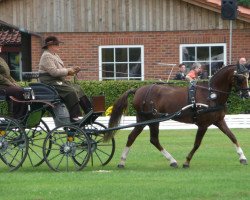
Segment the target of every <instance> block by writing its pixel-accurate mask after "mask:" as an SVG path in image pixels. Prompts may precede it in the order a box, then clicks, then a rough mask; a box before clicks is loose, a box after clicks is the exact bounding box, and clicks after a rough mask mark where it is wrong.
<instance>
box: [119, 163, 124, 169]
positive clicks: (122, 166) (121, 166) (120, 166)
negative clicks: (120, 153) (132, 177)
mask: <svg viewBox="0 0 250 200" xmlns="http://www.w3.org/2000/svg"><path fill="white" fill-rule="evenodd" d="M117 167H118V168H120V169H123V168H124V167H125V166H124V165H121V164H118V165H117Z"/></svg>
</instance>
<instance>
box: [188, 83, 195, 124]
mask: <svg viewBox="0 0 250 200" xmlns="http://www.w3.org/2000/svg"><path fill="white" fill-rule="evenodd" d="M196 83H197V82H196V81H191V82H190V85H189V88H188V104H192V111H193V122H196V120H197V107H196V99H195V94H196Z"/></svg>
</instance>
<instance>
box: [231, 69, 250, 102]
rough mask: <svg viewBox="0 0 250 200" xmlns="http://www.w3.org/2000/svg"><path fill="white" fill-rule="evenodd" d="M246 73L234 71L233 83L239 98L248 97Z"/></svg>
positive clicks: (247, 75)
mask: <svg viewBox="0 0 250 200" xmlns="http://www.w3.org/2000/svg"><path fill="white" fill-rule="evenodd" d="M248 77H249V74H248V73H239V72H237V71H235V72H234V80H233V85H234V87H235V89H236V92H237V93H238V95H239V96H240V97H241V98H249V84H248Z"/></svg>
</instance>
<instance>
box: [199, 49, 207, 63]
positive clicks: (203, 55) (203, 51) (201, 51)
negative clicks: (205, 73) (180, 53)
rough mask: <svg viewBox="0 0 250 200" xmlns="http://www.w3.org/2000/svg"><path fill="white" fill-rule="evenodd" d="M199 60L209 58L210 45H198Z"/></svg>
mask: <svg viewBox="0 0 250 200" xmlns="http://www.w3.org/2000/svg"><path fill="white" fill-rule="evenodd" d="M197 60H206V61H208V60H209V47H197Z"/></svg>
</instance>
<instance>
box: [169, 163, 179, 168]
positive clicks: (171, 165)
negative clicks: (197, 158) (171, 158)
mask: <svg viewBox="0 0 250 200" xmlns="http://www.w3.org/2000/svg"><path fill="white" fill-rule="evenodd" d="M170 167H173V168H178V164H177V162H173V163H171V164H170Z"/></svg>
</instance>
